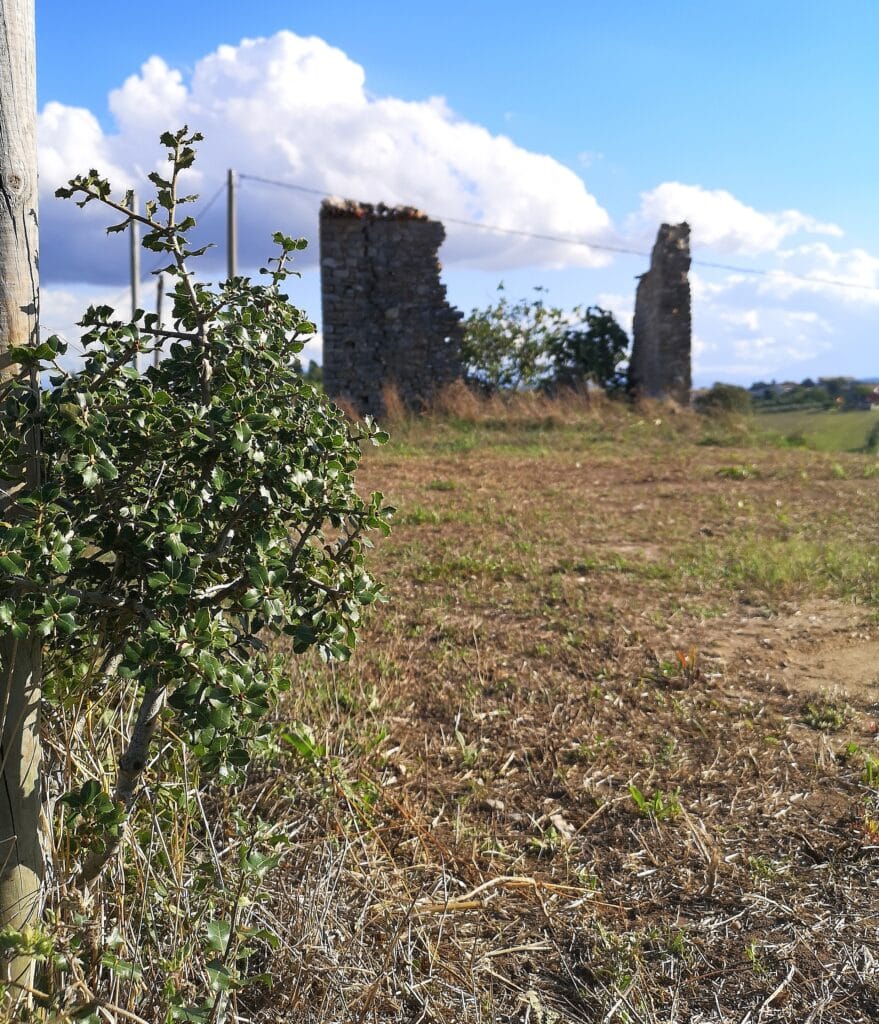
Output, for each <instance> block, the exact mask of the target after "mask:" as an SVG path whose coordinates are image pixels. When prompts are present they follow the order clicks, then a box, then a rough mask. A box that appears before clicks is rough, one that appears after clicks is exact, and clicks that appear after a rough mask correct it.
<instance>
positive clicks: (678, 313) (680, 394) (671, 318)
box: [629, 223, 692, 405]
mask: <svg viewBox="0 0 879 1024" xmlns="http://www.w3.org/2000/svg"><path fill="white" fill-rule="evenodd" d="M689 269H690V226H689V224H686V223H684V224H663V225H662V226H661V227H660V229H659V234H658V235H657V237H656V244H655V245H654V246H653V253H652V255H651V257H650V270H649V271H648V272H647V273H646V274H644V275H643V276H642V277H641V280H640V281H639V282H638V289H637V292H636V294H635V322H634V325H633V335H634V337H633V341H632V357H631V359H630V361H629V387H630V389H631V390H632V391H633V392H634V393H635V394H636V395H639V396H642V397H647V398H672V399H674V400H675V401H676V402H679V403H680V404H681V405H689V402H690V389H691V387H692V371H691V365H690V348H691V329H692V323H691V313H690V282H689V279H688V277H687V274H688V272H689Z"/></svg>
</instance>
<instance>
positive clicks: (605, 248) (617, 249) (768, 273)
mask: <svg viewBox="0 0 879 1024" xmlns="http://www.w3.org/2000/svg"><path fill="white" fill-rule="evenodd" d="M238 178H239V180H240V181H245V180H247V181H255V182H259V183H261V184H263V185H274V186H275V187H277V188H285V189H289V190H291V191H295V192H304V193H306V194H308V195H318V196H326V195H327V190H326V189H319V188H313V187H311V186H308V185H299V184H297V183H295V182H292V181H282V180H279V179H277V178H266V177H263V176H262V175H259V174H245V173H243V172H239V174H238ZM437 217H438V218H439V219H440V220H441V221H442V222H443V223H444V224H457V225H459V226H461V227H468V228H475V229H477V230H480V231H493V232H496V233H498V234H504V235H514V236H517V237H520V238H531V239H534V240H536V241H541V242H554V243H556V244H560V245H574V246H580V247H583V248H586V249H594V250H596V251H598V252H610V253H615V254H619V255H623V256H639V257H641V258H642V259H650V255H651V254H650V253H649V252H647V251H645V250H642V249H632V248H629V247H627V246H623V245H610V244H608V243H605V242H590V241H586V240H585V239H582V238H570V237H566V236H564V235H550V234H544V233H542V232H537V231H525V230H523V229H520V228H504V227H500V226H499V225H497V224H485V223H483V222H482V221H475V220H464V219H462V218H460V217H447V216H443V215H442V214H437ZM690 262H691V263H692V264H693V266H697V267H705V268H709V269H712V270H726V271H729V272H730V273H735V274H748V275H750V276H753V277H767V278H776V279H778V278H781V279H782V280H784V281H804V282H806V283H807V284H824V285H830V286H832V287H835V288H853V289H856V290H859V291H870V292H879V287H877V286H876V285H871V284H860V283H859V282H857V281H842V280H840V279H839V278H833V277H809V276H807V275H806V274H794V273H791V272H790V271H782V270H766V269H764V268H761V267H743V266H740V265H737V264H732V263H717V262H714V261H712V260H703V259H699V258H698V257H696V258H692V259H691V261H690Z"/></svg>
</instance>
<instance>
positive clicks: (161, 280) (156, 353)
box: [153, 274, 165, 366]
mask: <svg viewBox="0 0 879 1024" xmlns="http://www.w3.org/2000/svg"><path fill="white" fill-rule="evenodd" d="M164 298H165V275H164V274H159V277H158V282H157V284H156V330H158V331H160V330H161V329H162V300H163V299H164ZM161 354H162V339H161V338H158V339H157V340H156V347H155V348H154V349H153V366H158V365H159V361H160V359H159V357H160V356H161Z"/></svg>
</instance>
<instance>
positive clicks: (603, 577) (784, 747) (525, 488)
mask: <svg viewBox="0 0 879 1024" xmlns="http://www.w3.org/2000/svg"><path fill="white" fill-rule="evenodd" d="M395 424H396V425H395V427H394V440H393V442H392V444H391V445H390V447H389V448H388V449H386V450H383V451H381V452H379V453H377V454H375V455H373V456H370V458H369V460H368V463H367V466H366V469H365V479H364V481H363V490H364V492H365V491H366V490H368V489H372V488H376V487H378V488H380V489H382V490H383V491H385V493H386V496H387V497H388V499H389V500H390V502H391V503H392V504H394V505H396V506H397V507H398V508H399V514H398V517H397V519H398V525H397V527H396V529H395V531H394V533H393V535H392V536H391V537H390V538H389V539H388V540H387V541H384V542H383V543H382V544H381V545H380V546H379V548H378V550H377V551H376V552H375V558H374V566H375V571H376V572H377V573H378V574H379V575H380V577H381V578H382V579H383V580H384V581H385V584H386V595H387V603H386V604H385V605H383V606H381V607H378V608H376V609H375V610H374V612H373V613H372V615H371V617H370V619H369V621H368V623H367V625H366V629H365V632H364V636H363V639H362V643H361V647H360V650H359V653H358V654H357V655H356V657H355V659H354V660H353V662H352V663H351V664H350V665H345V666H332V665H330V666H323V665H321V664H319V663H318V662H317V661H312V660H311V659H306V660H303V659H298V660H297V659H291V671H292V672H293V679H294V686H293V688H292V690H291V693H290V695H289V699H288V702H287V704H286V706H285V707H284V708H283V709H281V714H280V715H279V719H282V720H284V721H287V722H294V723H299V724H297V725H293V726H289V725H288V726H285V729H284V730H281V731H280V732H279V740H278V750H277V752H276V753H275V754H274V755H273V757H272V758H271V759H270V760H266V761H265V762H263V763H262V764H261V765H259V766H258V767H255V768H254V770H253V771H252V773H251V776H250V779H249V782H248V785H247V786H246V787H245V788H244V789H243V790H242V791H240V792H237V793H235V794H226V795H225V796H222V795H219V794H216V793H205V795H204V803H205V808H206V815H207V817H208V818H209V819H210V820H211V821H212V822H215V824H213V825H211V828H212V829H213V836H214V842H215V846H216V851H217V856H219V857H220V858H221V859H222V858H225V857H229V856H234V851H231V852H230V849H231V845H232V843H233V840H231V839H230V840H229V842H228V843H227V844H225V845H224V839H223V828H222V825H221V824H220V822H221V821H222V817H221V814H220V812H223V813H227V812H228V810H229V804H230V803H234V804H235V805H236V806H238V807H239V808H246V809H247V813H248V814H251V815H257V814H258V815H260V816H261V817H262V818H263V819H265V820H266V821H269V822H272V823H273V825H274V827H275V828H276V830H277V831H278V832H279V833H281V834H284V835H285V836H286V837H287V839H288V840H289V850H288V852H287V854H286V855H285V856H284V858H283V860H282V862H281V865H280V867H279V868H278V869H277V871H276V872H275V873H274V874H272V875H270V876H269V877H268V881H267V886H268V889H267V893H266V896H265V898H264V899H262V900H261V901H257V902H255V903H254V904H253V905H252V906H251V907H249V908H248V910H247V913H248V914H249V915H250V917H251V918H252V920H253V921H254V923H255V924H260V925H265V926H267V927H268V928H270V929H271V930H274V931H276V932H277V933H278V935H279V936H280V939H281V942H280V946H279V948H278V949H277V950H274V951H272V950H269V949H268V948H262V949H261V951H260V952H259V953H258V954H257V955H256V956H255V958H254V960H253V962H252V963H251V964H250V968H251V969H259V970H265V971H267V972H268V973H269V974H270V975H271V978H272V980H271V982H269V983H267V984H265V985H262V986H256V987H254V988H252V989H250V990H245V991H244V992H242V993H241V994H239V995H237V996H236V997H235V999H234V1000H232V1001H231V1002H230V1004H229V1010H228V1013H229V1016H228V1017H227V1019H228V1020H230V1021H231V1020H238V1021H241V1022H245V1021H248V1022H266V1024H267V1022H281V1021H284V1022H293V1021H297V1022H298V1021H301V1022H309V1024H312V1022H313V1024H330V1022H338V1024H365V1022H371V1024H372V1022H375V1024H378V1022H382V1024H385V1022H401V1024H402V1022H408V1024H421V1022H425V1024H427V1022H430V1024H439V1022H442V1024H451V1022H465V1021H467V1022H483V1024H488V1022H521V1024H525V1022H528V1024H551V1022H557V1024H561V1022H593V1021H607V1022H611V1021H614V1022H620V1024H622V1022H628V1024H660V1022H663V1024H665V1022H679V1024H688V1022H703V1024H708V1022H712V1024H727V1022H735V1024H757V1022H766V1024H768V1022H776V1021H778V1022H781V1021H796V1022H798V1024H807V1022H808V1024H812V1022H814V1024H819V1022H820V1024H843V1022H858V1024H866V1022H869V1021H874V1020H876V1019H879V887H877V874H876V873H877V868H879V793H877V786H879V743H877V716H879V661H876V660H874V659H873V658H871V656H870V652H873V653H874V654H875V652H876V650H877V646H876V645H877V643H879V621H877V613H876V609H877V600H879V544H877V540H876V532H875V509H876V508H877V507H879V474H877V472H876V462H875V459H871V458H868V457H866V456H862V455H854V454H852V455H846V454H839V455H835V456H828V455H824V454H819V453H813V452H809V451H804V450H785V449H780V448H773V447H767V446H765V445H762V444H761V443H760V442H759V440H757V439H755V438H754V437H753V435H752V434H751V433H749V428H748V427H746V426H743V425H742V424H740V423H737V424H731V423H727V424H722V423H716V422H711V421H706V420H703V419H701V418H699V417H697V416H695V415H694V414H692V413H690V412H689V411H686V410H676V411H673V410H670V409H668V408H666V407H662V406H652V405H651V406H649V407H646V406H645V407H643V408H641V409H639V410H637V411H635V412H632V411H629V410H627V409H626V408H624V407H623V406H621V405H616V404H615V403H610V402H608V401H607V400H606V399H604V398H602V397H600V396H594V395H589V396H580V395H571V396H565V397H564V398H563V399H561V400H556V401H552V400H550V399H548V398H545V397H541V396H537V395H530V396H522V397H521V398H519V399H517V400H516V401H514V402H513V403H508V402H502V401H501V400H499V399H491V400H480V399H476V398H473V397H472V396H470V395H469V394H466V393H460V392H459V393H457V394H455V393H452V394H447V395H445V396H443V397H442V398H441V400H440V402H439V403H438V409H437V410H436V411H434V412H433V413H432V414H431V415H429V416H427V417H424V418H420V419H418V420H415V419H412V418H410V417H408V416H406V415H404V414H403V413H402V411H400V410H398V412H397V414H396V416H395ZM285 735H286V736H287V737H288V739H287V740H285V739H284V738H283V737H284V736H285ZM296 736H299V737H305V738H306V739H307V743H299V744H297V743H295V742H293V739H292V738H295V737H296ZM68 740H69V743H68ZM77 743H78V741H77V740H76V738H75V737H70V738H66V739H65V740H64V744H68V749H74V748H76V749H81V744H80V746H79V747H78V746H77ZM64 744H62V743H61V742H60V741H59V743H58V745H57V749H58V753H59V760H60V758H61V756H62V749H63V746H64ZM297 750H298V751H299V752H297ZM303 750H310V751H311V753H310V754H308V755H307V756H303V753H302V751H303ZM128 884H130V885H135V886H136V881H135V880H134V879H130V880H129V883H128ZM102 898H103V899H104V900H105V901H106V903H110V902H112V901H113V900H114V899H119V898H122V897H121V896H119V895H118V894H113V893H112V891H110V890H106V891H105V893H104V895H103V897H102ZM98 909H99V910H100V908H98ZM98 921H100V914H99V915H98ZM184 924H185V921H184ZM123 996H124V993H121V992H120V993H118V994H117V997H118V999H119V1000H120V1003H119V1005H122V1004H121V999H122V998H123ZM108 1014H109V1011H108ZM105 1019H112V1016H111V1015H107V1014H105ZM118 1019H120V1020H122V1019H124V1018H123V1017H119V1018H118Z"/></svg>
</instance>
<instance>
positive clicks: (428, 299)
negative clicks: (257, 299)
mask: <svg viewBox="0 0 879 1024" xmlns="http://www.w3.org/2000/svg"><path fill="white" fill-rule="evenodd" d="M445 234H446V233H445V230H444V228H443V226H442V224H440V223H439V222H438V221H435V220H430V219H429V218H428V217H427V215H426V214H424V213H422V212H420V211H419V210H415V209H412V208H411V207H387V206H384V205H383V204H380V205H377V206H373V205H372V204H368V203H357V202H353V201H351V200H342V199H325V200H324V201H323V203H322V204H321V210H320V265H321V296H322V305H323V368H324V387H325V388H326V391H327V394H329V395H330V396H331V397H332V398H339V399H344V400H345V401H347V402H349V403H350V404H351V405H352V406H353V407H354V408H355V409H356V410H357V412H358V413H360V414H361V415H363V414H366V413H369V414H371V415H377V416H380V415H381V414H382V412H383V411H384V392H385V390H386V389H387V388H389V387H392V388H395V389H396V390H397V392H398V394H399V395H400V398H401V399H402V400H403V402H404V403H405V405H406V406H407V407H408V408H410V409H418V408H421V407H423V406H424V405H425V404H426V403H427V402H429V400H430V399H431V398H432V397H433V396H434V395H435V394H436V393H437V392H438V391H439V390H440V389H441V388H443V387H444V386H445V385H446V384H449V383H451V381H453V380H456V379H457V378H459V377H460V376H461V360H460V349H461V339H462V336H463V328H462V325H461V319H462V317H463V313H461V312H459V311H458V310H457V309H454V308H453V307H452V306H450V305H449V304H448V302H447V301H446V289H445V285H443V284H442V283H441V282H440V277H439V272H440V264H439V260H438V259H437V252H438V250H439V247H440V245H441V244H442V241H443V239H444V238H445Z"/></svg>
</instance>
